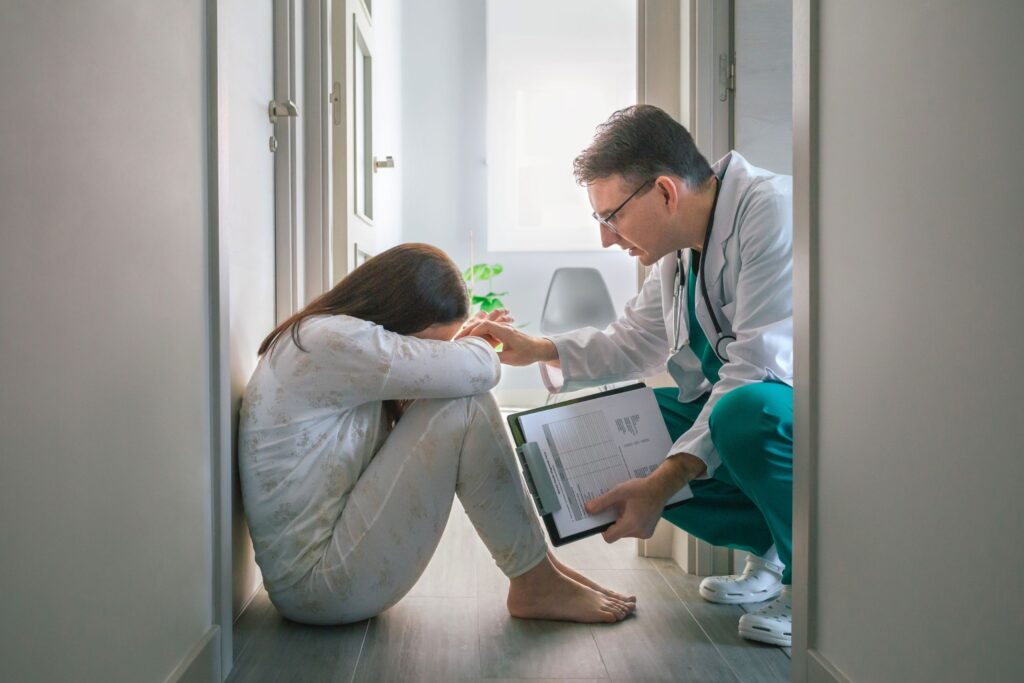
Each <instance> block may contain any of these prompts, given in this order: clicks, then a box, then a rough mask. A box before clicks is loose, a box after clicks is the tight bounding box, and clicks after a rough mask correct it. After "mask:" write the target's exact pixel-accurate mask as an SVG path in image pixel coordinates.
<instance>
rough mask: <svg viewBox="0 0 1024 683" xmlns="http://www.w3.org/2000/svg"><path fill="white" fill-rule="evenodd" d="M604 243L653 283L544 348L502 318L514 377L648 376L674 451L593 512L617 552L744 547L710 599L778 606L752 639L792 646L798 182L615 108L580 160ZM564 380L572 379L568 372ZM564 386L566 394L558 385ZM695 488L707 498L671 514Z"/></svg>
mask: <svg viewBox="0 0 1024 683" xmlns="http://www.w3.org/2000/svg"><path fill="white" fill-rule="evenodd" d="M574 170H575V176H576V180H577V182H579V183H580V184H582V185H585V186H586V188H587V193H588V195H589V197H590V203H591V206H592V207H593V208H594V217H595V218H596V219H597V220H598V222H599V223H600V225H601V228H600V229H601V242H602V244H603V245H604V246H605V247H611V246H613V245H618V246H620V247H621V248H623V249H626V250H628V251H629V254H630V255H631V256H635V257H636V258H637V259H639V261H640V263H642V264H644V265H645V266H651V271H650V274H649V276H648V277H647V280H646V281H645V282H644V285H643V288H642V290H641V291H640V293H639V294H638V295H637V296H636V297H635V298H633V299H632V300H631V301H630V302H629V303H628V304H627V305H626V309H625V311H624V312H623V314H622V316H621V317H620V318H619V319H618V321H616V322H614V323H612V324H611V325H609V326H608V327H607V328H606V329H604V330H597V329H595V328H584V329H580V330H576V331H573V332H569V333H566V334H561V335H554V336H551V337H549V338H540V337H532V336H529V335H526V334H524V333H522V332H520V331H518V330H516V329H515V328H513V327H511V326H507V325H501V324H498V323H493V322H482V323H480V327H481V328H482V329H481V331H483V332H485V333H488V334H491V335H492V336H494V337H495V338H497V339H498V340H500V341H501V342H502V343H503V344H504V347H503V351H502V352H501V353H500V354H499V355H500V356H501V359H502V362H503V363H507V364H509V365H527V364H530V363H534V362H538V361H539V362H542V363H543V364H544V365H542V366H541V368H542V374H544V375H545V378H546V383H547V384H548V388H549V389H552V390H558V389H561V390H565V391H571V390H574V389H579V388H582V387H586V386H594V385H600V384H608V383H611V382H617V381H621V380H626V379H633V378H642V377H647V376H650V375H653V374H656V373H658V372H661V371H662V370H663V369H665V366H666V362H667V366H668V372H669V373H670V374H671V376H672V378H673V379H674V380H675V382H676V384H677V385H678V390H676V389H656V390H655V394H656V396H657V399H658V404H659V406H660V408H661V412H662V416H663V417H664V419H665V423H666V425H667V426H668V429H669V433H670V435H671V436H672V438H673V439H675V443H674V444H673V445H672V448H671V450H670V452H669V453H668V456H667V458H666V459H665V461H664V462H663V463H662V464H661V465H660V466H659V467H658V468H657V469H656V470H655V471H654V472H653V473H651V474H650V475H649V476H647V477H645V478H642V479H634V480H631V481H628V482H625V483H623V484H620V485H619V486H617V487H615V488H613V489H612V490H610V491H608V492H607V493H605V494H604V495H602V496H600V497H598V498H595V499H593V500H591V501H590V502H589V503H588V504H587V510H588V512H590V513H591V514H594V513H597V512H600V511H601V510H604V509H607V508H614V509H615V510H616V512H617V513H618V518H617V521H616V522H615V523H614V524H613V525H612V526H611V527H610V528H608V530H606V531H605V532H604V538H605V540H606V541H607V542H609V543H611V542H613V541H616V540H618V539H620V538H623V537H638V538H649V537H650V536H651V534H652V533H653V532H654V527H655V525H656V524H657V522H658V519H659V518H660V517H664V518H665V519H667V520H668V521H669V522H671V523H672V524H675V525H676V526H678V527H679V528H681V529H684V530H685V531H687V532H689V533H691V534H693V535H694V536H696V537H698V538H701V539H703V540H705V541H707V542H709V543H712V544H714V545H719V546H727V547H730V548H736V549H740V550H745V551H747V552H748V553H750V554H749V555H748V557H747V562H746V567H745V569H744V572H743V574H741V575H733V576H712V577H708V578H706V579H704V580H703V581H702V582H701V584H700V594H701V596H703V597H704V598H705V599H706V600H709V601H711V602H719V603H729V604H735V603H752V602H762V603H764V605H763V606H762V607H760V608H759V609H757V610H756V611H752V612H750V613H748V614H745V615H743V617H741V618H740V622H739V632H740V635H742V636H744V637H745V638H749V639H751V640H758V641H762V642H767V643H773V644H776V645H784V646H788V645H790V643H791V632H792V627H791V624H792V620H791V616H790V612H791V608H790V606H791V597H790V576H791V562H792V489H793V476H792V475H793V389H792V382H793V380H792V377H793V317H792V316H793V297H792V263H793V256H792V179H791V178H790V177H788V176H781V175H776V174H774V173H771V172H769V171H765V170H763V169H760V168H756V167H754V166H752V165H750V164H749V163H748V162H747V161H746V159H744V158H743V157H742V156H740V155H739V154H738V153H737V152H735V151H734V152H731V153H729V154H728V155H727V156H726V157H725V158H723V159H722V160H720V161H719V162H718V163H716V164H715V165H714V166H713V167H712V166H709V165H708V162H707V160H705V159H704V157H703V156H701V154H700V152H698V151H697V148H696V145H695V144H694V142H693V139H692V138H691V137H690V134H689V133H688V132H687V131H686V129H685V128H684V127H683V126H681V125H680V124H679V123H677V122H676V121H674V120H673V119H672V118H671V117H670V116H669V115H668V114H666V113H665V112H664V111H662V110H661V109H658V108H657V107H653V106H649V105H637V106H633V107H629V108H627V109H623V110H621V111H618V112H616V113H615V114H613V115H612V116H611V118H609V120H608V121H607V122H605V123H604V124H602V125H601V126H599V127H598V129H597V135H596V136H595V138H594V141H593V142H592V144H591V145H590V146H589V147H588V148H587V149H586V150H584V151H583V153H582V154H580V156H579V157H577V158H576V160H575V162H574ZM559 374H560V375H561V377H560V378H558V375H559ZM559 384H561V386H558V385H559ZM686 484H689V485H690V488H691V490H692V492H693V498H692V499H691V500H689V501H687V502H685V503H684V504H682V505H680V506H678V507H675V508H673V509H672V510H668V511H664V512H663V508H664V506H665V502H666V501H667V500H668V499H669V498H670V497H671V496H672V495H673V494H674V493H675V492H676V491H678V490H679V489H680V488H682V487H683V486H684V485H686Z"/></svg>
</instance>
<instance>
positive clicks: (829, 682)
mask: <svg viewBox="0 0 1024 683" xmlns="http://www.w3.org/2000/svg"><path fill="white" fill-rule="evenodd" d="M807 683H851V681H850V679H849V678H847V677H846V676H845V675H843V672H841V671H840V670H839V669H838V668H836V666H835V665H833V664H832V662H830V661H828V659H826V658H825V656H824V655H823V654H821V653H820V652H818V651H817V650H808V651H807Z"/></svg>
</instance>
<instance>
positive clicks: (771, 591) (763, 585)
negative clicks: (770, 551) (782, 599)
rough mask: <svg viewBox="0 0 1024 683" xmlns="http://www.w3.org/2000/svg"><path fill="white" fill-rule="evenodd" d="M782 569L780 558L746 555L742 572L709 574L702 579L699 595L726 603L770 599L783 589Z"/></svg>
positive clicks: (708, 599)
mask: <svg viewBox="0 0 1024 683" xmlns="http://www.w3.org/2000/svg"><path fill="white" fill-rule="evenodd" d="M783 569H784V568H783V566H782V564H780V563H778V562H772V561H770V560H766V559H765V558H763V557H757V556H756V555H747V566H746V568H744V570H743V573H742V574H730V575H729V576H709V577H707V578H706V579H704V580H703V581H701V582H700V596H701V597H702V598H704V599H705V600H707V601H708V602H718V603H722V604H725V605H738V604H740V603H743V602H764V601H765V600H771V599H772V598H774V597H776V596H778V594H779V593H781V592H782V572H783Z"/></svg>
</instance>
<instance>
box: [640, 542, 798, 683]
mask: <svg viewBox="0 0 1024 683" xmlns="http://www.w3.org/2000/svg"><path fill="white" fill-rule="evenodd" d="M653 564H654V566H655V567H657V570H658V572H659V573H660V574H661V576H662V577H663V578H664V579H665V581H666V582H667V583H668V585H669V586H670V587H671V588H672V590H673V592H674V593H675V594H676V595H677V596H679V599H680V600H682V601H683V602H684V603H685V604H686V607H687V609H689V611H690V613H691V614H692V615H693V616H694V618H695V619H696V620H697V623H699V624H700V626H701V627H702V628H703V629H704V632H705V633H707V634H708V637H709V638H711V641H712V642H713V643H715V645H716V647H717V648H718V651H719V652H720V653H721V655H722V657H723V658H724V659H725V660H726V661H727V662H728V663H729V665H730V667H731V668H732V669H733V671H734V672H735V673H736V675H737V676H738V677H739V678H740V680H742V681H744V683H779V682H781V681H788V680H789V658H788V657H786V655H785V653H783V652H782V648H779V647H776V646H774V645H767V644H762V643H755V642H753V641H750V640H747V639H745V638H743V637H741V636H740V634H739V632H738V630H737V627H738V622H739V618H740V617H741V616H743V613H744V610H743V609H742V608H741V607H740V606H739V605H715V604H712V603H710V602H707V601H705V600H704V599H703V598H701V597H700V592H699V591H698V586H699V585H700V581H701V577H699V576H692V575H690V574H687V573H685V572H684V571H683V570H681V569H680V568H679V566H678V565H676V563H675V562H672V561H671V560H654V561H653Z"/></svg>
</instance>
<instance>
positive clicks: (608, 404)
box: [508, 384, 693, 546]
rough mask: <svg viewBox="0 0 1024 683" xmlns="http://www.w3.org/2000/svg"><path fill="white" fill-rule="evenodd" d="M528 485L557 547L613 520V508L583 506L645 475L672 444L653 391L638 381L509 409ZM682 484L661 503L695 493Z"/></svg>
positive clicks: (592, 531) (659, 461) (679, 500)
mask: <svg viewBox="0 0 1024 683" xmlns="http://www.w3.org/2000/svg"><path fill="white" fill-rule="evenodd" d="M508 422H509V426H510V427H511V429H512V435H513V438H514V439H515V443H516V453H517V454H518V456H519V460H520V465H521V466H522V469H523V477H524V479H525V480H526V485H527V488H528V489H529V491H530V494H531V495H532V496H533V498H534V502H535V503H536V504H537V510H538V512H540V514H541V516H542V518H543V520H544V525H545V527H547V530H548V535H549V536H550V537H551V542H552V544H553V545H555V546H559V545H564V544H565V543H569V542H571V541H576V540H579V539H581V538H585V537H587V536H591V535H593V534H596V533H600V532H601V531H603V530H604V529H607V528H608V527H609V526H611V524H612V522H614V521H615V519H616V512H615V510H614V509H610V510H605V511H604V512H602V513H600V514H597V515H592V516H591V515H588V514H587V512H586V510H585V509H584V505H585V504H586V503H587V501H589V500H591V499H592V498H596V497H597V496H600V495H601V494H603V493H605V492H606V491H608V490H610V489H611V488H613V487H614V486H615V485H616V484H619V483H621V482H624V481H626V480H628V479H635V478H640V477H646V476H647V475H648V474H650V473H651V472H653V471H654V470H655V469H656V468H657V467H658V465H660V464H661V463H662V461H663V460H664V459H665V457H666V456H667V455H668V453H669V449H670V448H671V446H672V439H671V438H670V437H669V434H668V429H667V428H666V427H665V422H664V420H663V419H662V417H661V411H660V410H659V409H658V401H657V399H656V398H655V397H654V392H653V391H652V390H651V389H649V388H648V387H647V386H645V385H643V384H634V385H630V386H628V387H622V388H619V389H612V390H611V391H606V392H603V393H600V394H593V395H591V396H585V397H583V398H580V399H576V400H574V401H568V402H565V403H557V404H554V405H550V406H546V407H543V408H536V409H534V410H528V411H525V412H521V413H516V414H514V415H510V416H509V418H508ZM692 497H693V494H692V493H691V492H690V487H689V486H684V487H683V488H682V489H680V490H679V491H678V492H676V494H675V495H673V496H672V497H671V498H670V499H669V500H668V502H667V504H666V509H667V508H668V507H673V506H675V505H677V504H679V503H681V502H683V501H685V500H687V499H688V498H692Z"/></svg>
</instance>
